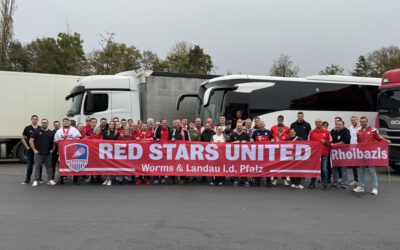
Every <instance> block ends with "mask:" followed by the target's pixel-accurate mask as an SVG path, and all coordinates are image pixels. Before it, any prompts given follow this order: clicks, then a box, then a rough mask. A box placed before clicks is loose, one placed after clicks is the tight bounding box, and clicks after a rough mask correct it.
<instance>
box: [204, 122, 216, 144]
mask: <svg viewBox="0 0 400 250" xmlns="http://www.w3.org/2000/svg"><path fill="white" fill-rule="evenodd" d="M213 135H215V131H214V130H212V129H211V124H210V123H208V122H207V123H206V125H204V131H203V132H202V133H201V135H200V141H204V142H210V141H211V140H212V137H213Z"/></svg>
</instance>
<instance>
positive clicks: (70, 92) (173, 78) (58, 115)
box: [0, 71, 215, 161]
mask: <svg viewBox="0 0 400 250" xmlns="http://www.w3.org/2000/svg"><path fill="white" fill-rule="evenodd" d="M214 77H215V76H211V75H194V74H179V73H168V72H152V71H141V72H134V71H128V72H123V73H119V74H117V75H95V76H87V77H79V76H64V75H52V74H36V73H19V72H0V86H1V88H2V89H1V91H0V102H1V106H2V109H1V116H0V122H1V123H0V159H19V160H21V161H26V156H25V148H24V147H23V145H22V143H21V136H22V131H23V129H24V127H25V126H27V125H28V124H30V118H31V116H32V115H33V114H36V115H38V116H39V119H41V118H47V119H48V120H49V122H50V127H51V128H52V124H51V123H52V122H53V121H55V120H60V121H62V119H63V118H64V117H66V116H67V117H69V118H70V119H72V120H75V121H76V122H77V123H79V122H81V123H84V122H85V118H86V117H87V116H90V117H94V118H97V119H98V120H99V119H100V118H102V117H105V118H107V120H110V119H111V118H113V117H119V118H120V119H122V118H125V119H129V118H132V119H134V120H139V119H142V120H145V119H147V118H150V117H151V118H153V119H155V120H160V119H161V118H166V119H168V121H169V122H171V120H172V119H179V118H188V119H194V117H195V110H196V106H197V101H196V100H187V101H185V102H184V103H183V105H182V107H183V109H181V110H180V111H176V109H175V102H176V99H177V97H178V96H179V95H181V94H183V93H187V92H192V91H194V90H196V91H197V90H198V88H199V86H200V84H201V83H202V82H204V81H206V80H207V79H211V78H214ZM71 100H72V101H71Z"/></svg>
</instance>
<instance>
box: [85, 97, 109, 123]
mask: <svg viewBox="0 0 400 250" xmlns="http://www.w3.org/2000/svg"><path fill="white" fill-rule="evenodd" d="M89 96H90V97H89ZM111 96H112V94H111V91H91V92H90V93H86V95H85V100H84V105H83V107H82V109H83V110H82V111H83V114H84V116H90V117H91V118H96V119H97V121H98V122H99V121H100V119H101V118H102V117H104V118H106V119H107V121H110V120H111V113H112V105H111ZM80 120H81V122H83V123H84V122H85V118H84V117H81V119H80Z"/></svg>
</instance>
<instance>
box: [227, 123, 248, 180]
mask: <svg viewBox="0 0 400 250" xmlns="http://www.w3.org/2000/svg"><path fill="white" fill-rule="evenodd" d="M229 141H230V142H232V143H248V142H249V141H250V137H249V135H248V134H247V133H245V132H244V130H243V124H242V123H237V124H236V132H234V133H232V134H231V136H230V138H229ZM240 179H241V178H240V177H235V178H233V186H235V187H237V186H239V184H240V183H239V182H240ZM242 179H243V180H244V185H245V186H246V187H249V186H250V183H249V179H248V178H246V177H244V178H242Z"/></svg>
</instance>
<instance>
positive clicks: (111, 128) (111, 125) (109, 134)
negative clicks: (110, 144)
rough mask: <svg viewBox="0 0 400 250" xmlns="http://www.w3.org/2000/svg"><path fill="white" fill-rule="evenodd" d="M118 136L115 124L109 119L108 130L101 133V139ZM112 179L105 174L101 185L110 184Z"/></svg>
mask: <svg viewBox="0 0 400 250" xmlns="http://www.w3.org/2000/svg"><path fill="white" fill-rule="evenodd" d="M118 137H119V133H118V131H117V128H116V124H115V122H114V121H111V122H110V123H109V124H108V130H107V131H106V132H105V133H104V134H103V140H117V139H118ZM111 185H112V180H111V176H110V175H107V176H106V180H105V181H104V182H103V186H111Z"/></svg>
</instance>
